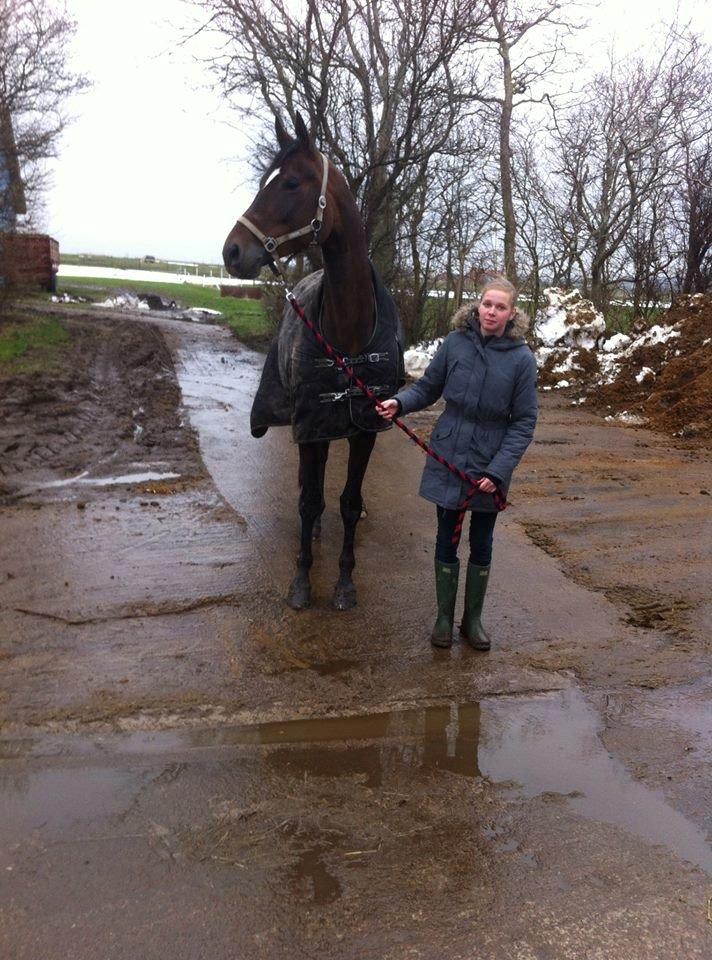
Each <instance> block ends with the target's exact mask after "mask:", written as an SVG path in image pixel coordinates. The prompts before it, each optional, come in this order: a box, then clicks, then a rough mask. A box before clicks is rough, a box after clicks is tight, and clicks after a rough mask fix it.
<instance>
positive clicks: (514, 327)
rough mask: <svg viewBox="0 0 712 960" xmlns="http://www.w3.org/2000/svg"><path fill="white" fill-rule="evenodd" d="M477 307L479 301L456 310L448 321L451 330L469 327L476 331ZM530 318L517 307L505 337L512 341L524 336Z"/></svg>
mask: <svg viewBox="0 0 712 960" xmlns="http://www.w3.org/2000/svg"><path fill="white" fill-rule="evenodd" d="M478 307H479V300H475V301H474V303H466V304H464V305H463V306H461V307H460V309H459V310H456V311H455V313H454V314H453V317H452V320H451V321H450V327H451V328H452V329H453V330H467V328H468V327H471V328H472V329H473V330H477V327H478V323H477V308H478ZM529 324H530V318H529V317H528V316H527V314H526V313H524V312H523V311H522V310H520V309H519V307H517V312H516V313H515V315H514V317H513V318H512V319H511V320H510V321H509V323H508V324H507V329H506V330H505V332H504V335H505V336H506V337H511V339H512V340H516V339H519V338H521V337H524V336H526V332H527V330H528V329H529Z"/></svg>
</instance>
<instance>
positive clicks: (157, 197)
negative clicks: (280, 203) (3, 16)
mask: <svg viewBox="0 0 712 960" xmlns="http://www.w3.org/2000/svg"><path fill="white" fill-rule="evenodd" d="M67 5H68V8H69V10H70V13H71V14H72V15H73V17H74V18H75V19H76V21H77V23H78V35H77V38H76V43H75V46H74V51H75V54H74V62H75V66H76V67H77V68H78V69H80V70H82V71H83V72H85V73H87V74H89V76H90V77H91V79H92V80H93V83H94V86H93V89H92V90H90V91H89V92H88V93H85V94H83V95H82V96H81V97H79V98H77V99H76V100H75V101H74V102H73V103H72V104H71V110H72V113H73V115H74V116H75V118H76V120H75V122H74V123H73V124H72V125H71V126H70V127H69V129H68V130H67V132H66V133H65V135H64V138H63V140H62V143H61V148H60V150H61V152H60V158H59V162H57V163H56V164H54V166H53V184H52V186H51V188H50V190H49V192H48V194H47V198H46V214H45V222H44V223H43V224H42V226H43V227H44V228H45V229H48V230H49V232H50V233H51V234H52V235H53V236H55V237H57V239H58V240H59V242H60V246H61V249H62V250H64V251H65V252H68V253H70V252H71V253H107V254H114V255H116V256H143V255H145V254H153V255H154V256H157V257H161V258H165V259H176V260H203V261H209V262H219V260H220V250H221V247H222V243H223V240H224V238H225V236H226V234H227V232H228V230H229V228H230V227H231V226H232V224H233V223H234V221H235V218H236V217H237V215H238V214H239V213H242V212H243V210H244V209H245V207H246V206H247V205H248V203H249V200H250V198H251V196H252V193H253V189H254V187H253V185H252V183H251V180H250V172H249V170H248V169H247V168H246V166H245V165H244V164H243V163H241V161H240V158H241V157H244V156H245V154H246V152H247V150H248V142H247V137H246V135H245V132H244V130H240V128H239V127H236V126H235V125H234V124H235V117H234V115H232V114H231V113H230V112H228V110H227V109H226V108H225V107H224V106H223V105H222V104H221V102H220V98H219V96H218V95H217V94H216V93H214V92H211V91H210V89H209V86H208V77H207V74H206V71H205V68H203V67H201V66H199V65H197V64H196V63H194V62H193V58H192V56H191V55H190V53H189V52H188V51H187V50H186V49H185V48H183V47H180V46H179V44H178V36H179V28H180V27H181V26H185V25H186V23H187V22H188V20H189V16H188V12H187V6H186V4H185V3H184V2H183V0H121V2H120V3H117V2H116V0H68V2H67ZM675 7H676V2H675V0H627V2H626V0H623V2H621V0H602V3H601V4H600V5H599V7H598V9H597V10H593V11H592V12H591V15H590V19H591V20H592V23H593V26H592V27H591V28H589V33H588V34H587V38H586V53H587V56H588V57H589V59H593V61H594V62H595V60H596V59H599V60H600V62H601V63H603V62H604V60H605V50H606V47H607V46H608V45H609V44H610V43H611V42H612V41H615V44H616V49H617V51H619V52H621V53H624V52H628V51H632V50H635V49H636V48H640V47H645V46H646V44H649V43H650V42H651V38H652V37H653V36H654V33H655V31H654V25H655V23H656V22H658V21H659V20H660V19H661V17H664V18H666V19H668V20H669V19H671V18H672V17H673V15H674V10H675ZM680 7H681V9H682V12H683V13H684V14H685V15H687V16H689V17H692V18H693V19H694V21H695V22H696V23H697V24H698V26H699V28H701V27H702V25H703V24H704V23H705V20H706V19H709V17H708V16H707V17H705V12H706V13H707V14H709V4H708V2H707V0H682V2H681V3H680Z"/></svg>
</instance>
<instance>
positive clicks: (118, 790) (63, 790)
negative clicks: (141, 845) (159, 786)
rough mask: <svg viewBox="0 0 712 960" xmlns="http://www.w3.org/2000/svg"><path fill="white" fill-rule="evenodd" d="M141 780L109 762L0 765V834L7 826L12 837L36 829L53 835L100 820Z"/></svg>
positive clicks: (123, 802) (119, 806)
mask: <svg viewBox="0 0 712 960" xmlns="http://www.w3.org/2000/svg"><path fill="white" fill-rule="evenodd" d="M140 781H141V777H140V776H139V775H137V774H136V773H132V774H128V773H127V771H125V770H114V769H111V768H97V767H91V768H89V769H87V770H81V769H80V770H76V769H64V768H59V769H57V768H54V769H47V770H27V769H17V768H15V769H13V770H2V769H1V768H0V797H2V803H1V804H0V806H2V812H3V815H2V823H3V829H2V830H1V831H0V834H2V833H5V831H6V830H7V831H8V832H9V833H10V834H11V835H12V837H13V838H14V839H16V840H17V839H19V838H20V836H21V835H22V834H24V833H29V832H31V831H35V830H42V831H43V832H44V833H46V834H50V835H54V834H57V833H64V832H66V831H67V830H68V829H69V828H72V827H75V826H76V825H78V824H83V825H85V824H88V823H94V822H96V823H98V822H101V821H103V820H104V819H106V818H108V817H111V816H115V815H116V814H118V813H120V812H122V810H124V809H125V807H126V806H127V805H128V804H129V803H130V802H131V798H132V797H133V795H134V794H135V792H136V790H137V789H138V786H139V784H140Z"/></svg>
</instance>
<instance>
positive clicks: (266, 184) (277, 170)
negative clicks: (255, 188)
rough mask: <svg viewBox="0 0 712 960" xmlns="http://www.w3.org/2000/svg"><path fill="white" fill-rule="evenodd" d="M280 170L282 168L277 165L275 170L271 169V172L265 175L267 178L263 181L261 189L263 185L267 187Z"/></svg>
mask: <svg viewBox="0 0 712 960" xmlns="http://www.w3.org/2000/svg"><path fill="white" fill-rule="evenodd" d="M281 172H282V170H281V168H280V167H277V169H276V170H273V171H272V173H270V175H269V176H268V177H267V179H266V180H265V182H264V183H263V185H262V189H263V190H264V188H265V187H268V186H269V185H270V183H272V181H273V180H274V179H275V177H278V176H279V175H280V173H281Z"/></svg>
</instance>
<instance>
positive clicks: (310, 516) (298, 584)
mask: <svg viewBox="0 0 712 960" xmlns="http://www.w3.org/2000/svg"><path fill="white" fill-rule="evenodd" d="M328 456H329V443H328V441H326V440H324V441H320V442H318V443H300V444H299V485H300V489H299V516H300V517H301V520H302V535H301V546H300V549H299V556H298V557H297V575H296V576H295V578H294V580H292V584H291V586H290V588H289V593H288V595H287V603H288V604H289V606H290V607H293V608H294V609H295V610H301V609H302V608H303V607H308V606H309V601H310V600H311V584H310V583H309V571H310V570H311V565H312V536H313V532H314V523H315V521H316V520H317V519H318V518H319V517H320V516H321V514H322V511H323V510H324V471H325V469H326V460H327V457H328Z"/></svg>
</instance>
